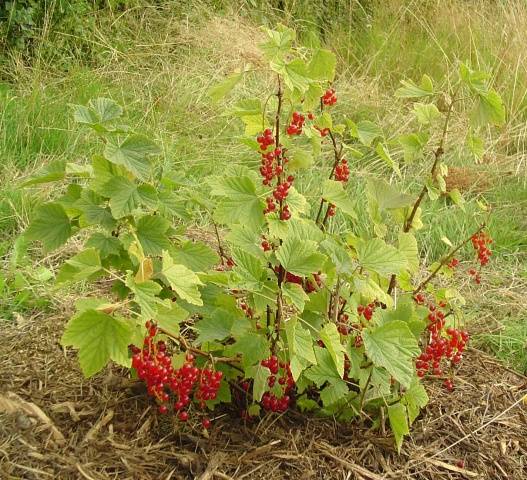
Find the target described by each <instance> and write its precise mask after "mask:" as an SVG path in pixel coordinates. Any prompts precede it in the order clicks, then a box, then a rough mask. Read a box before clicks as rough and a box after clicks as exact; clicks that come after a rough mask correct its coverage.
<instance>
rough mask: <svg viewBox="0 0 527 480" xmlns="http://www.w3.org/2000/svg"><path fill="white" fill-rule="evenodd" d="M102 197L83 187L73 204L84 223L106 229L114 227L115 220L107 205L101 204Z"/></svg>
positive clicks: (102, 201)
mask: <svg viewBox="0 0 527 480" xmlns="http://www.w3.org/2000/svg"><path fill="white" fill-rule="evenodd" d="M102 203H104V199H103V198H102V197H101V196H99V195H97V194H96V193H95V192H94V191H93V190H89V189H83V191H82V193H81V195H80V198H79V199H78V200H77V201H76V202H75V203H74V204H73V205H74V207H75V208H78V209H79V210H80V211H81V212H82V222H83V223H85V224H86V225H101V226H102V227H103V228H105V229H107V230H112V229H114V228H115V225H116V222H115V219H114V218H113V216H112V212H111V211H110V210H109V209H108V207H107V206H101V204H102Z"/></svg>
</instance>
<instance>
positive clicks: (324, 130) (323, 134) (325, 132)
mask: <svg viewBox="0 0 527 480" xmlns="http://www.w3.org/2000/svg"><path fill="white" fill-rule="evenodd" d="M315 129H316V130H318V131H319V132H320V136H321V137H326V136H327V135H328V134H329V128H320V127H317V126H315Z"/></svg>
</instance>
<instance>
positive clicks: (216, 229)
mask: <svg viewBox="0 0 527 480" xmlns="http://www.w3.org/2000/svg"><path fill="white" fill-rule="evenodd" d="M212 225H214V233H215V234H216V241H217V242H218V252H219V254H220V258H221V264H222V265H223V259H224V258H227V257H226V256H225V251H224V250H223V247H222V246H221V240H220V233H219V232H218V225H217V224H216V222H215V221H214V220H213V221H212Z"/></svg>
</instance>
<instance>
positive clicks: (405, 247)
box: [399, 232, 419, 273]
mask: <svg viewBox="0 0 527 480" xmlns="http://www.w3.org/2000/svg"><path fill="white" fill-rule="evenodd" d="M399 252H401V254H402V255H403V257H404V258H405V259H406V262H407V264H408V270H409V271H410V272H411V273H415V272H416V271H417V270H418V269H419V249H418V247H417V240H416V238H415V235H414V234H413V233H411V232H408V233H405V232H399Z"/></svg>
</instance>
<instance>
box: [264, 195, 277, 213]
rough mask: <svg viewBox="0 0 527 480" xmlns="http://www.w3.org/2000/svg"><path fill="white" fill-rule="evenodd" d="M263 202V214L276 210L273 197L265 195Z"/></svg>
mask: <svg viewBox="0 0 527 480" xmlns="http://www.w3.org/2000/svg"><path fill="white" fill-rule="evenodd" d="M265 203H266V204H267V206H266V207H265V209H264V211H263V213H264V215H267V214H268V213H271V212H274V211H275V210H276V204H275V203H274V198H273V197H267V198H266V199H265Z"/></svg>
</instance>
